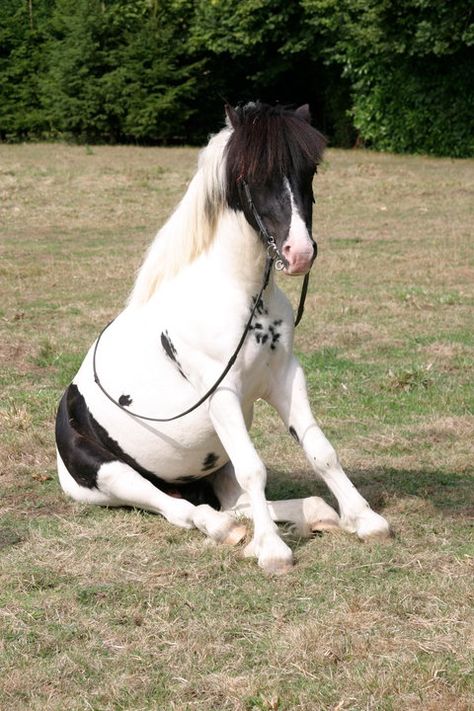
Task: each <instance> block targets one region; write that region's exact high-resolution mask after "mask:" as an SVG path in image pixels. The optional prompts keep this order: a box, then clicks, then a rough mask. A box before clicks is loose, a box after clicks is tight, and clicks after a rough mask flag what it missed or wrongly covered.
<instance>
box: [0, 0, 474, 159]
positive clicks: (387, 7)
mask: <svg viewBox="0 0 474 711" xmlns="http://www.w3.org/2000/svg"><path fill="white" fill-rule="evenodd" d="M472 14H473V13H472V9H471V4H470V3H469V2H468V0H452V1H451V2H449V3H446V2H445V1H444V0H401V1H400V0H295V1H294V2H291V3H288V2H287V1H286V0H241V1H240V2H238V3H235V2H234V1H233V0H212V1H209V0H53V1H51V2H48V0H3V2H2V4H1V6H0V46H1V50H0V139H3V140H10V141H11V140H23V139H25V138H49V137H65V138H70V139H73V140H77V141H87V142H92V141H95V142H101V141H105V142H134V141H138V142H142V143H167V142H168V143H169V142H201V141H202V140H203V139H204V138H205V136H206V134H207V132H208V131H209V127H210V126H211V127H212V126H217V125H218V124H219V121H221V120H222V104H223V101H224V100H226V101H231V102H233V103H236V102H238V101H245V100H248V99H250V98H260V99H262V100H268V101H272V102H274V101H281V102H282V103H303V102H306V101H308V100H309V101H310V103H311V108H312V111H313V115H314V117H315V121H316V123H317V125H318V126H319V127H320V128H321V129H322V130H323V131H325V132H326V133H327V134H328V135H329V137H330V138H331V140H332V142H333V144H334V143H335V144H337V145H346V146H347V145H353V144H354V142H355V140H356V139H358V140H359V142H362V143H365V144H366V145H369V146H373V147H375V148H378V149H382V150H390V151H398V152H427V153H434V154H438V155H452V156H466V155H473V154H474V143H473V140H474V139H473V134H474V130H473V128H474V127H473V124H472V116H473V115H474V110H473V109H474V98H473V97H474V69H473V66H474V64H473V62H472V57H471V51H472V44H473V42H474V29H473V27H474V25H473V23H472Z"/></svg>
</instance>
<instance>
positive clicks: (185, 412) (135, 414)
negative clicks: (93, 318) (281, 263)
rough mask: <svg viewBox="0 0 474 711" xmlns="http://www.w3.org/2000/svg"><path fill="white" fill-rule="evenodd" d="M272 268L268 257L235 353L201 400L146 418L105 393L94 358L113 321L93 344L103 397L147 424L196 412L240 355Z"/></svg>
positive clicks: (176, 418)
mask: <svg viewBox="0 0 474 711" xmlns="http://www.w3.org/2000/svg"><path fill="white" fill-rule="evenodd" d="M272 266H273V258H272V257H269V256H268V257H267V261H266V265H265V274H264V277H263V284H262V288H261V289H260V291H259V293H258V296H257V298H256V299H255V303H254V305H253V308H252V311H251V312H250V317H249V319H248V321H247V323H246V325H245V328H244V332H243V333H242V336H241V338H240V341H239V342H238V344H237V347H236V349H235V351H234V352H233V354H232V355H231V357H230V359H229V362H228V363H227V365H226V367H225V368H224V370H223V371H222V373H221V374H220V376H219V377H218V378H217V380H216V382H215V383H214V385H212V387H210V388H209V390H208V391H207V393H205V395H203V396H202V398H201V399H200V400H198V401H197V402H196V403H195V404H194V405H192V406H191V407H189V408H188V409H187V410H184V412H180V413H179V415H173V417H147V416H146V415H139V414H138V413H137V412H132V410H129V409H128V408H127V407H124V406H123V405H121V404H120V403H119V401H118V400H115V398H113V397H112V395H110V393H109V392H107V390H106V389H105V388H104V386H103V385H102V383H101V381H100V378H99V374H98V372H97V363H96V356H97V348H98V346H99V343H100V339H101V338H102V336H103V335H104V333H105V331H106V330H107V329H108V327H109V326H111V325H112V323H113V321H111V322H110V323H108V324H107V326H106V327H105V328H104V329H103V330H102V331H101V333H100V335H99V337H98V339H97V341H96V343H95V346H94V352H93V354H92V369H93V371H94V380H95V382H96V383H97V385H98V386H99V388H100V389H101V390H102V392H103V393H104V395H105V396H106V397H107V398H108V399H109V400H110V402H113V403H114V405H117V407H119V408H120V409H121V410H123V411H124V412H128V414H129V415H132V416H133V417H138V418H139V419H140V420H148V421H149V422H172V421H173V420H179V418H180V417H184V416H185V415H189V413H190V412H193V410H196V409H197V408H198V407H199V406H200V405H202V404H203V402H205V401H206V400H207V399H208V398H210V397H211V395H213V393H215V391H216V390H217V388H218V387H219V385H220V384H221V383H222V381H223V380H224V378H225V376H226V375H227V373H228V372H229V370H230V369H231V368H232V366H233V365H234V363H235V361H236V359H237V356H238V355H239V353H240V349H241V348H242V346H243V345H244V341H245V339H246V337H247V333H248V332H249V329H250V326H251V324H252V319H253V317H254V316H255V312H256V310H257V308H258V305H259V304H260V300H261V298H262V295H263V292H264V291H265V289H266V288H267V284H268V281H269V279H270V272H271V270H272Z"/></svg>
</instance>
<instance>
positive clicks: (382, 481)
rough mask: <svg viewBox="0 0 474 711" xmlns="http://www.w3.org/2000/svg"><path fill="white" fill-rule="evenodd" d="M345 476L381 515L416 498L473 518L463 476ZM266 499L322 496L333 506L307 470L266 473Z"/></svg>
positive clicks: (395, 472)
mask: <svg viewBox="0 0 474 711" xmlns="http://www.w3.org/2000/svg"><path fill="white" fill-rule="evenodd" d="M348 476H349V478H350V479H351V481H352V482H353V483H354V484H355V486H356V487H357V488H358V490H359V491H360V493H361V494H362V495H363V496H364V497H365V498H366V499H367V501H368V502H369V503H370V505H371V506H372V508H373V509H374V510H375V511H379V512H381V511H383V509H384V508H385V507H386V506H387V503H388V502H389V501H393V499H397V498H400V499H402V498H407V497H416V498H419V499H422V500H425V501H429V502H430V503H431V504H432V505H433V506H434V507H435V508H436V509H438V510H439V511H441V512H442V513H444V514H445V515H448V516H462V517H465V516H468V515H472V514H474V493H473V492H474V486H473V477H471V476H469V475H468V474H466V473H461V474H458V473H456V472H446V471H436V470H427V469H420V470H412V469H394V468H377V469H364V470H352V471H348ZM267 496H268V498H269V499H290V498H299V497H304V496H321V497H322V498H323V499H324V500H325V501H327V502H328V503H329V504H331V505H332V506H336V501H335V499H334V498H333V496H332V494H331V493H330V492H329V490H328V489H327V487H326V486H325V485H324V484H323V483H322V482H321V481H320V480H319V479H316V478H315V475H313V474H312V473H311V472H309V471H306V470H298V471H295V472H293V473H292V474H288V473H287V472H283V471H280V470H277V469H271V470H269V477H268V486H267ZM336 508H337V507H336Z"/></svg>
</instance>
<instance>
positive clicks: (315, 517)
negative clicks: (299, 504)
mask: <svg viewBox="0 0 474 711" xmlns="http://www.w3.org/2000/svg"><path fill="white" fill-rule="evenodd" d="M303 514H304V523H303V525H302V526H298V525H297V526H296V530H297V532H298V533H299V534H300V535H302V536H311V535H312V534H313V533H318V532H320V531H338V530H339V529H340V520H339V516H338V515H337V513H336V512H335V511H334V509H333V508H332V507H331V506H329V504H327V503H326V502H325V501H323V499H321V498H319V496H310V497H309V498H307V499H304V501H303Z"/></svg>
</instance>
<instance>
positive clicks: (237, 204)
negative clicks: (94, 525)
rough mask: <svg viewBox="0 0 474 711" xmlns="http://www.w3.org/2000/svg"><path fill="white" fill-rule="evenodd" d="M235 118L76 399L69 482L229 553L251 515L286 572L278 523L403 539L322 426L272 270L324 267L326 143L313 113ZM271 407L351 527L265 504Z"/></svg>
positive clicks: (60, 428) (60, 423)
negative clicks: (320, 233)
mask: <svg viewBox="0 0 474 711" xmlns="http://www.w3.org/2000/svg"><path fill="white" fill-rule="evenodd" d="M226 113H227V121H226V126H225V128H224V129H223V130H221V131H220V132H219V133H218V134H216V135H215V136H213V137H212V138H211V139H210V141H209V143H208V145H207V147H206V148H205V149H204V150H203V151H202V152H201V154H200V158H199V163H198V169H197V172H196V174H195V175H194V178H193V179H192V181H191V183H190V185H189V187H188V189H187V191H186V193H185V195H184V197H183V199H182V200H181V202H180V203H179V205H178V207H177V208H176V210H175V212H174V213H173V214H172V215H171V217H170V218H169V219H168V221H167V222H166V224H165V225H164V226H163V227H162V228H161V230H160V231H159V232H158V235H157V236H156V238H155V240H154V242H153V243H152V245H151V247H150V249H149V251H148V254H147V256H146V258H145V260H144V262H143V265H142V267H141V268H140V270H139V272H138V276H137V279H136V281H135V285H134V287H133V290H132V292H131V295H130V297H129V300H128V303H127V306H126V308H125V309H124V310H123V311H122V312H121V313H120V315H119V316H118V317H117V318H116V319H115V320H114V321H113V322H112V323H111V324H109V325H108V326H107V327H106V328H105V329H104V331H103V332H102V333H101V335H100V336H99V338H98V340H97V341H96V342H95V344H94V345H93V346H92V347H91V349H90V351H89V353H88V354H87V355H86V357H85V359H84V362H83V363H82V365H81V367H80V369H79V371H78V373H77V375H76V377H75V378H74V380H73V382H72V383H71V385H70V386H69V387H68V388H67V390H66V392H65V393H64V395H63V398H62V400H61V403H60V406H59V411H58V415H57V422H56V442H57V453H58V455H57V456H58V473H59V480H60V483H61V486H62V488H63V490H64V491H65V492H66V494H68V495H69V496H71V497H72V498H73V499H75V500H76V501H81V502H86V503H90V504H98V505H102V506H133V507H138V508H142V509H146V510H148V511H152V512H155V513H159V514H161V515H162V516H164V517H165V518H166V519H168V521H170V522H171V523H173V524H175V525H177V526H181V527H183V528H193V527H196V528H198V529H199V530H200V531H202V532H203V533H204V534H205V535H206V536H209V537H210V538H212V539H214V540H216V541H221V542H228V543H232V544H236V543H238V542H239V541H241V540H242V539H243V538H244V536H245V535H246V528H245V525H244V524H243V523H242V519H243V517H249V518H251V519H252V520H253V537H252V539H251V540H250V542H249V543H248V544H247V545H246V547H245V550H244V552H245V554H246V555H251V556H255V557H256V558H257V560H258V564H259V565H260V566H261V567H262V568H263V569H264V570H265V571H267V572H269V573H283V572H286V571H287V570H288V569H289V568H290V567H291V566H292V564H293V555H292V551H291V549H290V548H289V547H288V546H287V544H286V543H285V542H284V541H283V540H282V539H281V537H280V535H279V532H278V527H277V525H276V522H288V523H291V524H293V526H294V527H295V528H296V530H297V531H298V533H300V534H301V535H311V533H312V532H314V531H317V530H320V529H324V528H331V527H333V528H334V527H341V528H343V529H345V530H346V531H350V532H354V533H356V534H357V535H358V536H359V537H360V538H362V539H365V538H369V537H371V536H385V535H387V534H388V533H389V526H388V524H387V522H386V521H385V519H384V518H382V516H380V515H379V514H377V513H375V512H374V511H372V510H371V508H370V507H369V504H368V503H367V502H366V501H365V499H364V498H363V497H362V496H361V495H360V494H359V492H358V491H357V490H356V488H355V487H354V485H353V484H352V483H351V482H350V480H349V479H348V478H347V476H346V475H345V473H344V471H343V470H342V468H341V466H340V464H339V461H338V458H337V455H336V453H335V451H334V449H333V447H332V446H331V445H330V443H329V442H328V440H327V439H326V437H325V436H324V434H323V433H322V432H321V430H320V428H319V427H318V425H317V424H316V422H315V420H314V417H313V415H312V413H311V409H310V406H309V403H308V396H307V391H306V384H305V378H304V374H303V371H302V368H301V366H300V364H299V363H298V361H297V359H296V358H295V356H294V355H293V353H292V348H293V331H294V323H293V311H292V308H291V305H290V303H289V301H288V299H287V298H286V296H285V295H284V294H283V293H282V291H281V290H280V289H279V288H278V287H277V286H276V284H275V280H274V270H273V268H272V267H273V266H274V265H275V266H277V267H279V268H280V269H281V270H282V272H283V273H284V274H287V275H291V276H297V275H306V274H308V273H309V270H310V269H311V267H312V265H313V261H314V258H315V255H316V245H315V242H314V241H313V239H312V236H311V225H312V207H313V202H314V199H313V192H312V181H313V176H314V174H315V172H316V168H317V165H318V163H319V161H320V159H321V156H322V152H323V149H324V145H325V140H324V138H323V136H322V135H321V134H320V133H319V132H318V131H317V130H316V129H315V128H313V127H312V126H311V123H310V116H309V110H308V107H307V106H303V107H300V108H299V109H297V110H296V111H292V110H289V109H286V108H283V107H279V106H277V107H270V106H268V105H265V104H261V103H260V102H257V103H249V104H247V105H245V106H240V107H238V108H236V109H234V108H231V107H227V108H226ZM300 315H301V314H300ZM259 398H263V399H264V400H265V401H267V402H268V403H270V405H272V406H273V407H274V408H275V409H276V410H277V412H278V413H279V415H280V417H281V418H282V420H283V422H284V425H285V427H286V428H287V430H289V432H290V434H291V435H292V436H293V437H294V439H295V440H296V441H297V442H298V443H299V444H300V445H301V447H302V448H303V450H304V452H305V454H306V456H307V458H308V460H309V462H310V464H311V466H312V468H313V470H314V471H315V472H316V474H318V475H319V476H320V477H321V478H322V479H323V480H324V481H325V482H326V484H327V486H328V487H329V489H330V490H331V491H332V493H333V494H334V496H335V497H336V499H337V501H338V505H339V515H338V514H337V513H336V512H335V511H334V510H333V509H332V508H331V507H330V506H329V505H327V504H326V503H325V502H324V501H323V500H322V499H320V498H318V497H308V498H305V499H293V500H289V501H274V502H269V501H267V500H266V497H265V484H266V469H265V466H264V463H263V462H262V460H261V458H260V457H259V455H258V453H257V451H256V449H255V447H254V445H253V443H252V441H251V439H250V436H249V433H248V431H249V428H250V426H251V422H252V415H253V405H254V403H255V401H256V400H257V399H259Z"/></svg>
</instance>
